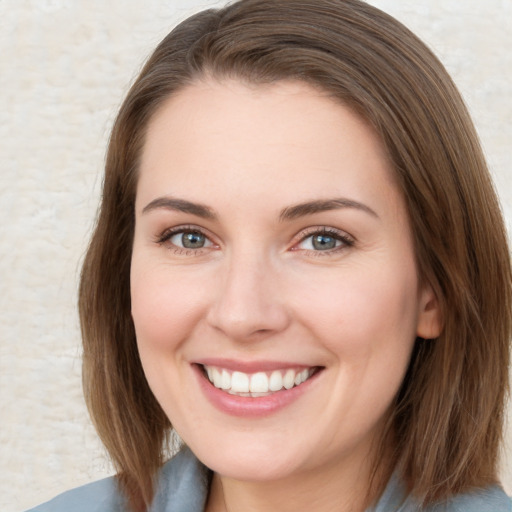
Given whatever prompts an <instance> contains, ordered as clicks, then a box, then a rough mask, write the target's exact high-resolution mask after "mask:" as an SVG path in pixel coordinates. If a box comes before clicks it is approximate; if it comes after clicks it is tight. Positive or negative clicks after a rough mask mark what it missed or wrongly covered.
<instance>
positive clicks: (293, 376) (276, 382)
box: [204, 366, 313, 397]
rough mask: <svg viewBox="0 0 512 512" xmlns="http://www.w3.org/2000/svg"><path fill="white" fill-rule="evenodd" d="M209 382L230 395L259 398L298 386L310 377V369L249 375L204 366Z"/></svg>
mask: <svg viewBox="0 0 512 512" xmlns="http://www.w3.org/2000/svg"><path fill="white" fill-rule="evenodd" d="M204 368H205V370H206V374H207V375H208V379H209V380H210V382H211V383H212V384H213V385H214V386H215V387H216V388H218V389H222V390H224V391H227V392H228V393H230V394H232V395H239V396H250V397H261V396H266V395H268V394H271V393H273V392H276V391H280V390H282V389H283V388H284V389H291V388H293V387H294V386H300V385H301V384H302V383H303V382H305V381H306V380H308V379H309V377H310V376H311V375H312V373H313V372H312V369H311V368H309V369H308V368H306V369H304V370H302V371H297V370H294V369H292V368H290V369H288V370H275V371H273V372H272V373H265V372H257V373H253V374H252V375H249V374H247V373H244V372H238V371H235V372H233V373H230V372H229V371H228V370H226V369H224V368H216V367H212V366H205V367H204Z"/></svg>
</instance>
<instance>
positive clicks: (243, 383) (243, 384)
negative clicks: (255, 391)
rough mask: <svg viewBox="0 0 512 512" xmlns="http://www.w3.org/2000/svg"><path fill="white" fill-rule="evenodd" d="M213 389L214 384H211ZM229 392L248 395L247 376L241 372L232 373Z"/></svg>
mask: <svg viewBox="0 0 512 512" xmlns="http://www.w3.org/2000/svg"><path fill="white" fill-rule="evenodd" d="M213 385H214V386H215V387H218V386H216V385H215V382H214V383H213ZM231 391H234V392H235V393H248V392H249V376H248V375H247V374H245V373H242V372H233V375H232V376H231Z"/></svg>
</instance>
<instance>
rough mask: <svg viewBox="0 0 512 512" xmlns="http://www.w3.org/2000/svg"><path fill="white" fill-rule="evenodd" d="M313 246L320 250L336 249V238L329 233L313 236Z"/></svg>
mask: <svg viewBox="0 0 512 512" xmlns="http://www.w3.org/2000/svg"><path fill="white" fill-rule="evenodd" d="M313 247H314V248H315V249H319V250H320V251H326V250H328V249H334V248H335V247H336V240H335V238H333V237H332V236H329V235H316V236H314V237H313Z"/></svg>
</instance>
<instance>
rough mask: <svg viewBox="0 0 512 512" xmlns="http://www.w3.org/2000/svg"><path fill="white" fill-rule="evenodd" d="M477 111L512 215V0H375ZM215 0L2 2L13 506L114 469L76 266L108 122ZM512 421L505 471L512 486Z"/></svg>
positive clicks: (3, 327)
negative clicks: (182, 24)
mask: <svg viewBox="0 0 512 512" xmlns="http://www.w3.org/2000/svg"><path fill="white" fill-rule="evenodd" d="M370 3H372V4H375V5H377V6H379V7H382V8H384V9H385V10H387V11H388V12H390V13H391V14H393V15H395V16H396V17H398V18H399V19H400V20H402V21H404V22H405V23H406V24H408V25H409V26H410V27H411V28H412V29H413V30H415V31H416V32H417V33H418V34H419V35H420V36H421V37H423V38H424V39H425V40H426V42H427V43H429V44H430V45H431V46H432V47H433V48H434V50H435V51H436V52H437V53H438V55H439V56H440V57H441V58H442V60H443V61H444V62H445V63H446V65H447V67H448V69H449V70H450V71H451V72H452V74H453V76H454V78H455V80H456V82H457V83H458V85H459V86H460V88H461V90H462V92H463V94H464V96H465V98H466V100H467V102H468V104H469V107H470V109H471V111H472V113H473V115H474V118H475V121H476V124H477V127H478V129H479V132H480V135H481V137H482V141H483V145H484V147H485V150H486V153H487V155H488V158H489V162H490V165H491V168H492V170H493V173H494V176H495V179H496V183H497V187H498V190H499V193H500V195H501V199H502V203H503V206H504V210H505V213H506V216H507V222H508V226H509V229H511V228H512V179H511V171H510V149H511V147H512V122H511V121H512V86H511V84H512V52H511V51H510V49H511V48H512V35H511V34H512V26H511V23H512V1H511V0H485V1H484V0H465V1H464V2H460V1H459V0H416V1H415V2H406V1H405V0H372V1H371V2H370ZM212 4H213V2H211V1H210V2H208V1H206V0H203V1H199V0H175V1H166V2H163V1H161V0H145V1H144V2H142V1H140V0H129V1H127V0H113V1H108V2H105V1H102V0H90V1H86V0H67V1H65V0H21V1H18V0H2V1H1V2H0V28H1V30H0V56H1V57H0V91H1V92H0V166H1V167H0V168H1V172H0V185H1V186H0V214H1V217H2V225H1V228H0V240H1V243H0V415H1V421H0V446H1V451H0V472H1V475H2V478H1V479H0V482H1V483H0V486H1V488H0V509H1V510H2V511H6V512H9V511H16V510H23V509H25V508H27V507H29V506H31V505H35V504H36V503H38V502H41V501H43V500H46V499H49V498H50V497H52V496H53V495H55V494H56V493H58V492H61V491H63V490H65V489H67V488H70V487H72V486H76V485H79V484H82V483H85V482H87V481H90V480H92V479H96V478H99V477H101V476H103V475H106V474H108V473H109V472H110V471H111V468H110V467H109V464H108V462H107V461H106V458H105V456H104V453H103V450H102V448H101V446H100V444H99V442H98V441H97V439H96V437H95V434H94V431H93V429H92V427H91V426H90V425H89V421H88V418H87V415H86V412H85V408H84V405H83V400H82V397H81V389H80V385H81V384H80V357H79V354H80V348H79V335H78V326H77V317H76V312H75V309H76V308H75V302H76V287H77V276H78V272H79V265H80V260H81V258H82V255H83V252H84V248H85V244H86V239H87V236H88V234H89V232H90V229H91V224H92V219H93V216H94V213H95V208H96V205H97V199H98V191H99V185H100V182H101V177H100V176H101V168H102V161H103V156H104V148H105V144H106V139H107V134H108V132H109V128H110V126H111V123H112V119H113V117H114V115H115V112H116V108H117V107H118V105H119V103H120V100H121V98H122V96H123V94H124V93H125V92H126V90H127V85H128V83H129V81H130V80H131V78H132V77H133V76H134V74H135V72H136V70H137V69H138V68H139V66H140V64H141V62H142V60H143V58H144V57H145V56H146V55H147V53H148V52H149V51H150V50H151V49H152V48H153V47H154V45H155V44H156V43H157V42H158V41H159V40H160V39H161V37H163V35H164V34H165V33H166V32H167V31H168V29H169V27H170V26H171V25H173V24H174V23H175V22H176V21H177V20H179V19H183V18H184V17H186V15H187V14H189V13H190V12H192V11H193V10H195V9H197V8H198V6H200V7H204V6H207V5H212ZM511 447H512V434H511V433H509V435H508V449H507V450H508V451H507V455H506V462H507V464H508V466H507V467H506V468H504V471H503V481H504V483H505V486H506V488H507V489H508V491H509V492H512V448H511Z"/></svg>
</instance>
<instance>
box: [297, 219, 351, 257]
mask: <svg viewBox="0 0 512 512" xmlns="http://www.w3.org/2000/svg"><path fill="white" fill-rule="evenodd" d="M322 234H323V235H328V236H332V237H334V238H336V239H337V240H339V241H341V242H342V245H341V246H339V247H335V248H334V249H326V250H324V251H313V250H310V249H301V248H300V247H298V245H299V244H300V243H302V242H304V241H305V240H307V239H308V238H310V237H311V236H313V235H322ZM355 243H356V239H355V238H354V237H353V236H352V235H350V234H349V233H347V232H346V231H343V230H341V229H337V228H333V227H332V226H321V225H320V226H311V227H308V228H306V229H304V230H302V231H301V232H300V233H298V234H297V235H296V236H295V237H294V240H293V245H292V247H291V250H292V251H307V252H314V253H323V254H332V253H335V252H338V251H341V250H344V249H346V248H347V247H352V246H353V245H354V244H355Z"/></svg>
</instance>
